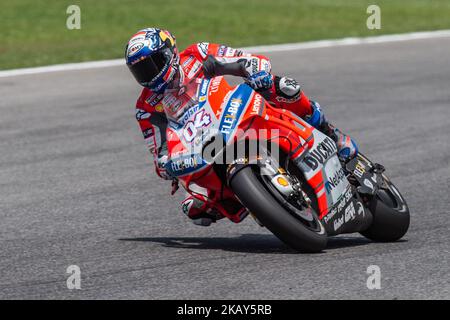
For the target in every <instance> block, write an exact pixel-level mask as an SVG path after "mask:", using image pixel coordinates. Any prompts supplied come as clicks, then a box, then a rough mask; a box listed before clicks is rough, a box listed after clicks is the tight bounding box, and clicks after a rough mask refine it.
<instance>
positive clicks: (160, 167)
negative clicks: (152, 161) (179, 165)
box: [156, 155, 172, 180]
mask: <svg viewBox="0 0 450 320" xmlns="http://www.w3.org/2000/svg"><path fill="white" fill-rule="evenodd" d="M168 161H169V157H168V156H167V155H159V156H158V158H157V160H156V173H157V174H158V176H160V177H161V178H162V179H164V180H171V179H172V177H171V176H170V174H169V173H168V172H167V169H166V165H167V162H168Z"/></svg>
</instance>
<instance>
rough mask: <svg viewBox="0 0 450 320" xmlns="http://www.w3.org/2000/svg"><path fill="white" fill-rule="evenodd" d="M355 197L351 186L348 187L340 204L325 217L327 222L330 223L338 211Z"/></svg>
mask: <svg viewBox="0 0 450 320" xmlns="http://www.w3.org/2000/svg"><path fill="white" fill-rule="evenodd" d="M352 197H353V192H352V189H351V188H348V189H347V191H346V192H345V193H344V195H343V196H342V197H341V199H340V200H339V202H338V204H337V205H335V206H334V207H333V209H331V210H330V212H328V214H327V215H326V216H325V217H324V218H323V220H324V221H325V223H328V222H329V221H330V220H331V219H332V218H333V217H334V216H335V215H336V214H337V213H338V212H341V211H342V209H344V207H345V205H346V204H347V202H348V201H349V200H350V199H351V198H352Z"/></svg>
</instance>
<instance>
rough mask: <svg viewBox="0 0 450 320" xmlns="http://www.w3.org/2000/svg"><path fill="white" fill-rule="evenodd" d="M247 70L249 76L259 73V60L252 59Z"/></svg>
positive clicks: (248, 62)
mask: <svg viewBox="0 0 450 320" xmlns="http://www.w3.org/2000/svg"><path fill="white" fill-rule="evenodd" d="M246 69H247V71H248V73H249V74H251V75H252V74H255V73H257V72H258V71H259V59H258V58H252V59H249V60H248V61H247V65H246Z"/></svg>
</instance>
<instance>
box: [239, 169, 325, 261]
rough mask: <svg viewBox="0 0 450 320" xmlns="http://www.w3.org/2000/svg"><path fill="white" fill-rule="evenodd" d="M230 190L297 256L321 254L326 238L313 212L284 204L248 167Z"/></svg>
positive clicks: (265, 181) (287, 203)
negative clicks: (305, 253)
mask: <svg viewBox="0 0 450 320" xmlns="http://www.w3.org/2000/svg"><path fill="white" fill-rule="evenodd" d="M230 186H231V189H232V190H233V192H234V193H235V194H236V196H237V197H238V198H239V200H240V201H241V202H242V204H243V205H244V206H245V207H246V208H247V209H248V210H249V211H250V212H252V213H253V214H254V215H255V216H256V218H257V219H258V220H259V221H260V222H261V223H262V224H263V225H264V226H265V227H266V228H267V229H269V230H270V231H271V232H272V233H273V234H274V235H276V236H277V237H278V238H279V239H280V240H282V241H283V242H284V243H286V244H287V245H289V246H290V247H292V248H293V249H295V250H297V251H300V252H320V251H322V250H323V249H325V247H326V245H327V234H326V231H325V228H324V227H323V225H322V223H321V222H320V220H319V218H318V217H317V214H316V213H315V212H314V210H313V209H312V208H307V209H306V210H305V209H304V208H303V210H301V209H300V207H299V206H297V205H296V204H295V203H292V202H291V201H286V200H283V199H282V197H280V194H279V193H278V194H277V190H274V189H273V188H271V187H270V185H269V184H268V182H267V180H265V179H264V178H263V177H262V176H261V175H260V174H259V172H257V170H256V169H255V168H253V167H251V166H247V167H245V168H242V169H241V170H239V171H238V172H237V173H236V174H235V175H234V176H233V178H232V179H231V181H230Z"/></svg>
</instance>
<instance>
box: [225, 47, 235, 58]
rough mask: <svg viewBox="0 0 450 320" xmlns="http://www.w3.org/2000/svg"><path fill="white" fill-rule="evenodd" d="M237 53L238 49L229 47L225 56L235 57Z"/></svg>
mask: <svg viewBox="0 0 450 320" xmlns="http://www.w3.org/2000/svg"><path fill="white" fill-rule="evenodd" d="M235 53H236V49H233V48H230V47H228V48H227V50H226V51H225V55H224V56H225V57H234V55H235Z"/></svg>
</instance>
